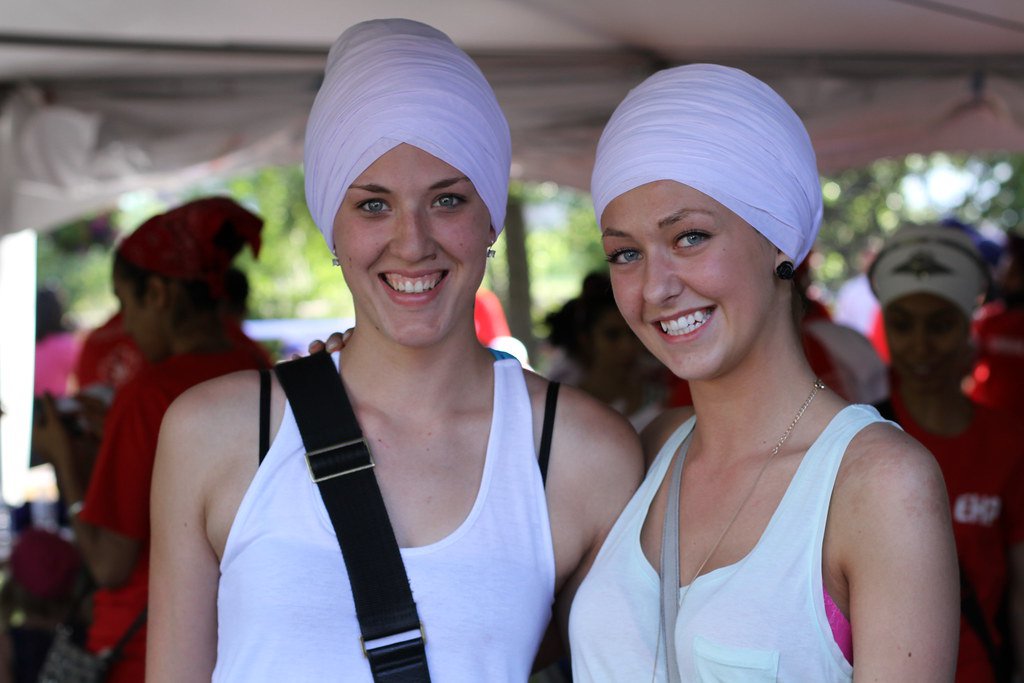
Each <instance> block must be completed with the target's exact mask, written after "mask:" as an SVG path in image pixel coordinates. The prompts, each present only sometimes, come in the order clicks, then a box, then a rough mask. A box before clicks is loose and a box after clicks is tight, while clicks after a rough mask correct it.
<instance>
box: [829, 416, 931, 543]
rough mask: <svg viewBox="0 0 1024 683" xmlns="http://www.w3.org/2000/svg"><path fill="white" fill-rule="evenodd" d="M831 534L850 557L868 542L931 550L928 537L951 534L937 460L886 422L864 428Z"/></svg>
mask: <svg viewBox="0 0 1024 683" xmlns="http://www.w3.org/2000/svg"><path fill="white" fill-rule="evenodd" d="M829 527H830V534H831V535H833V536H834V539H835V540H836V541H837V542H838V545H837V546H836V547H837V550H839V551H840V553H841V554H842V555H843V556H844V557H845V558H846V559H848V560H852V559H853V558H867V557H868V556H870V555H872V554H873V553H871V552H867V553H866V552H864V539H871V542H870V543H868V544H867V545H869V546H873V547H874V549H875V550H876V551H878V552H879V553H881V552H882V551H883V549H884V548H885V547H886V546H888V547H891V548H892V549H894V550H896V549H899V550H900V551H902V552H904V553H913V552H914V551H915V547H916V549H917V551H920V552H922V553H924V554H925V555H929V554H930V553H931V552H932V549H929V548H927V547H920V544H921V543H927V542H928V539H933V540H935V541H937V542H944V541H942V539H943V538H944V537H946V536H948V535H949V533H951V532H950V529H951V526H950V521H949V500H948V498H947V496H946V486H945V483H944V481H943V478H942V472H941V471H940V470H939V466H938V463H937V462H936V461H935V458H934V457H933V456H932V454H931V453H930V452H928V450H927V449H926V448H925V447H924V446H922V445H921V444H920V443H919V442H918V441H916V440H915V439H913V438H912V437H910V436H908V435H907V434H905V433H904V432H903V431H901V430H900V429H898V428H896V427H894V426H892V425H889V424H884V423H878V424H873V425H870V426H868V427H865V428H864V429H863V430H861V432H860V433H859V434H858V435H857V436H856V437H854V439H853V440H852V441H851V442H850V445H849V447H848V448H847V451H846V455H845V456H844V458H843V462H842V465H841V466H840V469H839V473H838V475H837V477H836V483H835V488H834V490H833V496H832V506H831V512H830V522H829Z"/></svg>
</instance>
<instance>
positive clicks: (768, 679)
mask: <svg viewBox="0 0 1024 683" xmlns="http://www.w3.org/2000/svg"><path fill="white" fill-rule="evenodd" d="M693 664H694V668H695V669H696V670H697V680H698V681H700V683H775V682H776V681H777V680H778V676H779V651H778V650H752V649H750V648H744V647H732V646H730V645H720V644H718V643H715V642H712V641H710V640H708V639H707V638H702V637H701V636H695V637H694V639H693Z"/></svg>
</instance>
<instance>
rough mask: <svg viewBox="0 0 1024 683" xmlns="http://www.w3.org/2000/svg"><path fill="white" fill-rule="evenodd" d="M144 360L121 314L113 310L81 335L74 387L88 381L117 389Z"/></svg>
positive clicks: (83, 386) (136, 370) (84, 385)
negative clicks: (104, 319) (105, 319)
mask: <svg viewBox="0 0 1024 683" xmlns="http://www.w3.org/2000/svg"><path fill="white" fill-rule="evenodd" d="M145 364H146V359H145V358H144V357H143V356H142V352H141V351H139V347H138V346H136V345H135V341H134V340H133V339H132V338H131V337H130V336H128V333H127V332H125V331H124V327H122V325H121V314H120V313H117V314H116V315H114V316H112V317H111V318H110V319H109V320H107V322H105V323H103V324H102V325H101V326H99V327H97V328H96V329H95V330H93V331H92V332H90V333H89V334H88V335H86V337H85V341H84V342H83V343H82V350H81V353H79V355H78V364H77V365H76V366H75V378H76V379H77V381H78V387H79V388H80V389H84V388H85V387H87V386H89V385H90V384H105V385H107V386H110V387H114V388H115V389H118V388H120V387H121V386H123V385H124V384H125V383H127V382H128V381H129V380H131V379H132V378H133V377H135V375H136V373H138V372H139V370H141V369H142V367H143V366H144V365H145Z"/></svg>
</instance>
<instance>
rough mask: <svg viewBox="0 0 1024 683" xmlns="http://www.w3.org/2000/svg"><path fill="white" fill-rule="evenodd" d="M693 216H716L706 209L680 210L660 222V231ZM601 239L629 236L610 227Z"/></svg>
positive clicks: (604, 231) (602, 233)
mask: <svg viewBox="0 0 1024 683" xmlns="http://www.w3.org/2000/svg"><path fill="white" fill-rule="evenodd" d="M693 214H701V215H704V216H709V217H711V218H714V216H715V215H714V214H713V213H712V212H710V211H706V210H704V209H679V210H678V211H676V212H674V213H672V214H669V215H668V216H665V217H664V218H662V219H660V220H659V221H658V229H659V230H660V229H663V228H667V227H669V226H671V225H675V224H676V223H678V222H679V221H681V220H683V219H684V218H687V217H688V216H690V215H693ZM601 237H602V238H605V237H629V235H628V234H626V233H624V232H622V231H621V230H619V229H617V228H612V227H609V228H605V229H604V230H602V231H601Z"/></svg>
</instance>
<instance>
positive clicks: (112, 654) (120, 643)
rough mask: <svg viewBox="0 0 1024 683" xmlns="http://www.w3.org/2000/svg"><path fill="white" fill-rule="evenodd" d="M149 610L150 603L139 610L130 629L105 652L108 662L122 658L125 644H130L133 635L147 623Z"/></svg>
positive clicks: (104, 656)
mask: <svg viewBox="0 0 1024 683" xmlns="http://www.w3.org/2000/svg"><path fill="white" fill-rule="evenodd" d="M148 612H149V606H148V605H147V606H145V607H143V608H142V611H141V612H139V614H138V616H136V617H135V619H134V620H133V621H132V623H131V625H130V626H129V627H128V630H127V631H125V632H124V633H123V634H121V637H120V638H118V639H117V642H116V643H114V645H113V647H111V648H110V649H109V650H107V651H106V652H104V653H103V658H104V659H106V660H107V661H108V662H116V661H117V660H118V659H120V658H121V651H122V650H124V646H125V645H127V644H128V641H129V640H131V639H132V636H134V635H135V634H136V633H138V631H139V629H140V628H142V625H143V624H145V623H146V616H147V613H148Z"/></svg>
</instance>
